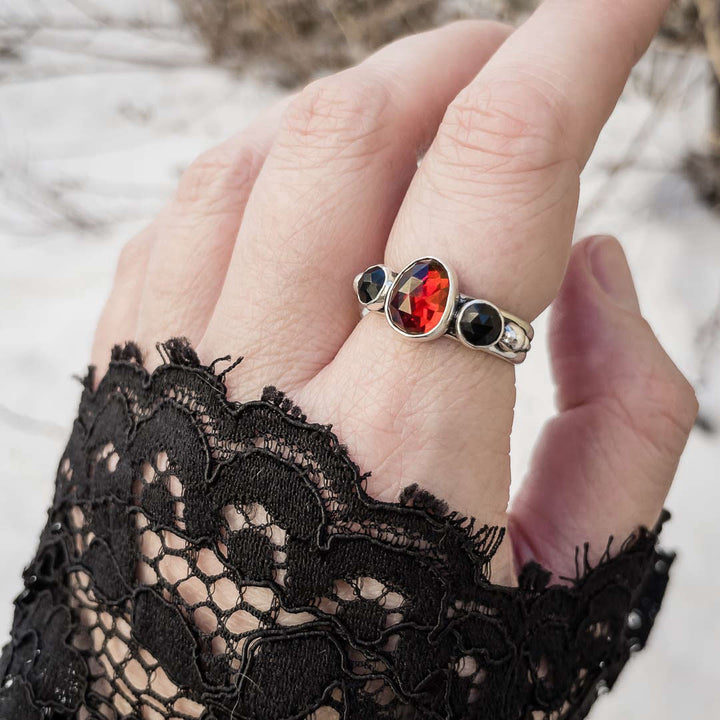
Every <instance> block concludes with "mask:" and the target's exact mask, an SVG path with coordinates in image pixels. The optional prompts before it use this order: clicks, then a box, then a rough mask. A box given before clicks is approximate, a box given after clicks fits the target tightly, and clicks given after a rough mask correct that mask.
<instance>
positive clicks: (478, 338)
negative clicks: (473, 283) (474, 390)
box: [354, 256, 534, 365]
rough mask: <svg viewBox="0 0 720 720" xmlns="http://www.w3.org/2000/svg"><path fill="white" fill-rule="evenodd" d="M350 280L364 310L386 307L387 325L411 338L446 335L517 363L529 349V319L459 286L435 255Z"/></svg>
mask: <svg viewBox="0 0 720 720" xmlns="http://www.w3.org/2000/svg"><path fill="white" fill-rule="evenodd" d="M354 286H355V294H356V295H357V299H358V302H359V303H360V305H361V306H362V309H363V313H367V312H378V313H384V315H385V318H386V319H387V321H388V323H389V324H390V327H391V328H392V329H393V330H395V331H396V332H398V333H400V335H402V336H403V337H406V338H408V339H410V340H415V341H425V340H433V339H435V338H438V337H442V336H443V335H448V336H449V337H451V338H454V339H455V340H457V341H458V342H460V343H462V344H463V345H465V347H468V348H472V349H473V350H482V351H483V352H486V353H490V354H491V355H496V356H497V357H500V358H502V359H503V360H507V361H508V362H511V363H514V364H516V365H517V364H519V363H521V362H522V361H523V360H524V359H525V356H526V355H527V352H528V350H529V349H530V343H531V341H532V339H533V335H534V333H533V328H532V325H531V324H530V323H529V322H526V321H525V320H521V319H520V318H518V317H516V316H515V315H511V314H510V313H509V312H506V311H505V310H501V309H500V308H499V307H497V305H495V304H493V303H491V302H489V301H488V300H481V299H479V298H471V297H468V296H467V295H463V294H462V293H460V292H458V290H457V279H456V277H455V273H454V272H453V271H452V269H451V268H450V267H448V265H447V264H446V263H444V262H443V261H442V260H439V259H438V258H435V257H432V256H428V257H424V258H420V259H419V260H413V261H412V262H411V263H409V264H408V265H406V266H405V267H404V268H403V269H402V270H401V271H400V272H394V271H393V270H391V269H390V268H388V267H387V266H386V265H372V266H371V267H369V268H368V269H367V270H365V272H362V273H360V274H359V275H358V276H357V277H356V278H355V281H354Z"/></svg>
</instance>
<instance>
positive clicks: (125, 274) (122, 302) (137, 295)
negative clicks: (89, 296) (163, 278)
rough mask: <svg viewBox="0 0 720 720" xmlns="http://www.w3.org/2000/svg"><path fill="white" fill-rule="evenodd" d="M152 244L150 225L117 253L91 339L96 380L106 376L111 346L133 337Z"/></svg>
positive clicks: (151, 227) (153, 235)
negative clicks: (108, 287)
mask: <svg viewBox="0 0 720 720" xmlns="http://www.w3.org/2000/svg"><path fill="white" fill-rule="evenodd" d="M154 242H155V227H154V224H151V225H149V226H148V227H147V228H145V229H144V230H142V231H141V232H140V233H139V234H138V235H136V236H135V237H134V238H133V239H132V240H130V242H128V243H127V244H126V245H125V247H124V248H123V249H122V251H121V252H120V258H119V259H118V264H117V269H116V271H115V279H114V281H113V286H112V290H111V291H110V296H109V297H108V299H107V301H106V303H105V307H104V308H103V311H102V313H101V315H100V320H99V321H98V325H97V329H96V330H95V338H94V340H93V347H92V353H91V362H92V364H93V365H94V366H95V367H96V368H97V370H98V374H97V380H99V379H100V378H101V377H102V375H103V374H104V373H105V370H106V368H107V365H108V362H109V360H110V350H111V349H112V347H113V345H116V344H117V343H119V342H123V341H125V340H134V339H135V337H136V331H137V323H138V316H139V313H140V300H141V297H142V291H143V286H144V284H145V277H146V274H147V266H148V262H149V259H150V252H151V250H152V247H153V244H154Z"/></svg>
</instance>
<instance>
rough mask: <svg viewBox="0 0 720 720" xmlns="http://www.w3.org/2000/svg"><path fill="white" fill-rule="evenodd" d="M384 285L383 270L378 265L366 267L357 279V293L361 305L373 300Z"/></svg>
mask: <svg viewBox="0 0 720 720" xmlns="http://www.w3.org/2000/svg"><path fill="white" fill-rule="evenodd" d="M383 285H385V271H384V270H383V269H382V268H381V267H380V266H379V265H375V266H374V267H371V268H368V269H367V270H366V271H365V272H364V273H363V274H362V275H361V276H360V279H359V280H358V285H357V293H358V298H360V302H361V303H363V305H367V304H368V303H371V302H375V300H377V298H378V296H379V295H380V292H381V290H382V289H383Z"/></svg>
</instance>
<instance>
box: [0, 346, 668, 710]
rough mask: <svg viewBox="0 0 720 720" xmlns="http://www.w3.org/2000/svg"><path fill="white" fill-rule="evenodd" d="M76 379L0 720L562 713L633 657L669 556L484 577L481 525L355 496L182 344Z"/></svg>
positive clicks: (131, 354)
mask: <svg viewBox="0 0 720 720" xmlns="http://www.w3.org/2000/svg"><path fill="white" fill-rule="evenodd" d="M162 349H163V351H164V354H165V364H163V365H162V366H160V367H159V368H158V369H157V370H155V371H154V372H153V373H152V374H149V373H148V372H147V371H146V370H145V369H144V368H143V367H142V362H141V357H140V354H139V352H138V350H137V348H136V347H135V346H134V345H132V344H128V345H127V346H125V347H124V348H115V350H114V351H113V362H112V363H111V366H110V369H109V371H108V373H107V374H106V376H105V377H104V378H103V380H102V381H101V383H100V386H99V388H98V389H97V391H96V392H93V390H92V372H91V373H90V375H89V376H88V378H87V379H86V381H85V390H84V392H83V396H82V401H81V404H80V410H79V416H78V419H77V420H76V421H75V424H74V428H73V432H72V435H71V437H70V441H69V443H68V446H67V449H66V451H65V453H64V455H63V457H62V460H61V462H60V466H59V469H58V475H57V487H56V495H55V500H54V502H53V505H52V507H51V509H50V511H49V516H48V523H47V525H46V527H45V529H44V531H43V533H42V537H41V540H40V545H39V549H38V551H37V554H36V556H35V559H34V560H33V562H32V563H31V565H30V566H29V567H28V569H27V570H26V571H25V575H24V579H25V590H24V592H23V593H22V594H21V595H20V596H19V597H18V598H17V600H16V611H15V619H14V623H13V628H12V637H11V641H10V643H9V644H8V645H7V646H6V647H5V649H4V651H3V654H2V658H1V659H0V678H2V682H3V684H2V688H1V689H0V720H19V719H21V718H22V720H44V719H46V718H55V719H56V720H60V719H65V718H78V719H79V720H86V719H89V718H92V719H93V720H107V719H108V718H109V719H111V720H121V719H122V720H140V719H141V718H142V719H143V720H145V719H148V718H149V719H151V720H154V719H158V720H159V719H163V718H164V719H167V720H170V719H173V720H175V719H180V720H196V719H198V718H200V719H202V720H238V719H239V718H252V719H253V720H254V719H257V720H291V719H298V720H300V719H303V718H307V719H308V720H309V719H310V718H313V719H317V720H321V719H323V720H324V719H326V718H327V719H329V718H345V719H348V720H364V719H366V718H368V719H369V718H378V719H383V718H403V719H409V718H418V719H422V718H428V719H430V718H433V719H442V718H453V719H454V718H458V719H460V718H463V719H464V718H468V719H469V718H478V719H481V718H482V719H485V718H487V719H488V720H489V719H491V718H492V719H493V720H525V719H527V718H530V717H532V718H533V719H534V720H539V719H541V718H544V719H546V720H550V719H552V720H557V719H559V718H572V719H578V718H583V717H585V715H586V714H587V712H588V710H589V708H590V706H591V705H592V703H593V702H594V700H595V698H596V697H597V695H598V694H599V693H602V692H604V691H606V690H608V689H609V688H610V687H612V685H613V683H614V682H615V680H616V678H617V677H618V674H619V673H620V671H621V670H622V668H623V666H624V665H625V663H626V661H627V660H628V658H629V656H630V654H631V652H633V651H634V650H637V649H640V648H641V647H643V645H644V643H645V641H646V639H647V636H648V633H649V632H650V629H651V627H652V624H653V621H654V619H655V616H656V614H657V612H658V610H659V608H660V603H661V601H662V597H663V595H664V592H665V587H666V585H667V580H668V571H669V569H670V565H671V564H672V561H673V556H672V555H670V554H667V553H665V552H663V551H662V550H660V549H658V547H657V544H656V542H657V535H658V533H659V531H660V525H661V524H662V522H664V521H665V520H666V519H667V517H668V515H667V513H664V515H663V517H662V518H661V521H660V524H659V525H658V527H657V528H656V529H655V530H653V531H648V530H646V529H641V530H639V531H638V532H637V533H636V534H635V535H633V536H632V537H631V538H629V539H628V540H627V541H626V542H625V543H624V544H623V546H622V548H621V549H620V550H619V552H618V553H617V554H615V555H613V556H611V553H610V544H608V548H607V550H606V552H605V555H604V556H603V558H602V560H601V561H600V563H599V564H598V565H597V566H595V567H590V564H589V563H588V560H587V558H588V549H587V547H586V548H585V551H584V553H582V552H579V553H578V554H577V559H576V565H577V577H576V578H574V579H572V581H570V582H568V583H567V584H563V585H550V584H549V582H550V577H551V576H550V573H548V572H547V571H545V570H544V569H543V568H541V567H540V566H539V565H536V564H529V565H527V566H526V567H525V568H524V569H523V570H522V573H521V575H520V580H519V587H514V588H508V587H501V586H496V585H493V584H491V582H490V576H489V568H490V561H491V559H492V557H493V555H494V554H495V552H496V551H497V549H498V547H499V545H500V543H501V542H502V541H503V535H504V530H503V529H502V528H499V527H488V526H482V527H479V526H477V524H476V523H475V522H474V521H473V520H472V519H470V518H465V517H463V516H461V515H459V514H458V513H456V512H449V511H448V510H447V508H446V507H445V505H444V504H443V503H442V502H441V501H439V500H437V499H436V498H434V497H433V496H431V495H430V494H429V493H427V492H424V491H422V490H420V489H418V488H417V487H410V488H407V489H406V490H405V492H404V493H403V495H402V498H401V500H400V502H399V503H384V502H378V501H376V500H373V499H372V498H371V497H369V496H368V495H367V494H366V493H365V491H364V489H363V488H364V477H363V476H362V475H361V474H360V473H359V471H358V468H357V467H356V466H355V464H354V463H353V462H352V461H351V460H350V458H349V457H348V455H347V452H346V450H345V449H344V448H343V447H342V446H341V445H340V444H339V443H338V441H337V439H336V437H335V436H334V435H333V434H332V432H331V430H330V428H328V427H324V426H321V425H316V424H312V423H309V422H308V421H307V420H306V418H305V417H304V416H303V415H302V413H301V412H300V411H299V410H298V408H296V407H295V406H293V405H292V403H291V402H290V401H288V400H287V399H286V398H285V397H284V395H283V394H282V393H280V392H278V391H277V390H275V389H274V388H267V389H266V390H265V392H264V393H263V397H262V399H261V400H259V401H256V402H248V403H245V404H238V403H232V402H229V401H228V400H227V399H226V389H225V385H224V381H223V378H224V374H225V373H226V372H227V371H228V370H229V369H230V368H228V370H226V371H225V373H219V374H218V373H216V372H215V369H214V365H215V364H216V363H213V366H210V367H205V366H202V365H201V364H200V363H199V361H198V358H197V356H196V355H195V353H194V351H193V350H192V349H191V348H190V347H189V346H188V345H187V344H186V343H185V342H183V341H180V340H172V341H169V342H168V343H167V344H166V345H164V346H162Z"/></svg>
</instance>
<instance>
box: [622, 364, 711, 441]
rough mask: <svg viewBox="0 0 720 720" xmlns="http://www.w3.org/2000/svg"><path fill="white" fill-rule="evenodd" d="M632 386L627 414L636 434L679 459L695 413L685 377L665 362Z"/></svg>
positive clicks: (689, 388) (693, 396) (691, 389)
mask: <svg viewBox="0 0 720 720" xmlns="http://www.w3.org/2000/svg"><path fill="white" fill-rule="evenodd" d="M664 360H665V361H664V362H663V363H662V365H661V366H660V367H658V366H656V367H654V368H653V367H650V368H648V369H647V371H646V372H645V373H644V374H643V375H642V376H641V377H640V378H639V382H638V381H637V380H636V381H635V382H634V383H633V389H632V394H631V397H632V396H634V397H635V401H634V402H633V401H632V400H630V402H629V403H628V404H631V405H632V406H631V407H628V408H627V413H628V415H629V416H630V418H631V419H632V424H633V426H634V427H635V429H636V431H637V432H639V433H640V434H641V435H642V436H644V437H645V438H646V440H648V441H649V442H650V444H651V445H652V446H654V447H656V448H658V449H659V450H660V451H662V452H665V453H669V454H672V455H679V453H680V452H681V451H682V448H683V447H684V446H685V442H686V441H687V437H688V435H689V434H690V431H691V430H692V428H693V426H694V424H695V419H696V417H697V413H698V402H697V398H696V396H695V391H694V389H693V387H692V385H691V384H690V382H689V381H688V380H687V378H685V376H684V375H683V374H682V373H681V372H680V371H679V370H678V369H677V367H675V365H674V364H673V363H672V362H671V361H670V360H669V358H667V357H666V358H664Z"/></svg>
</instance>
